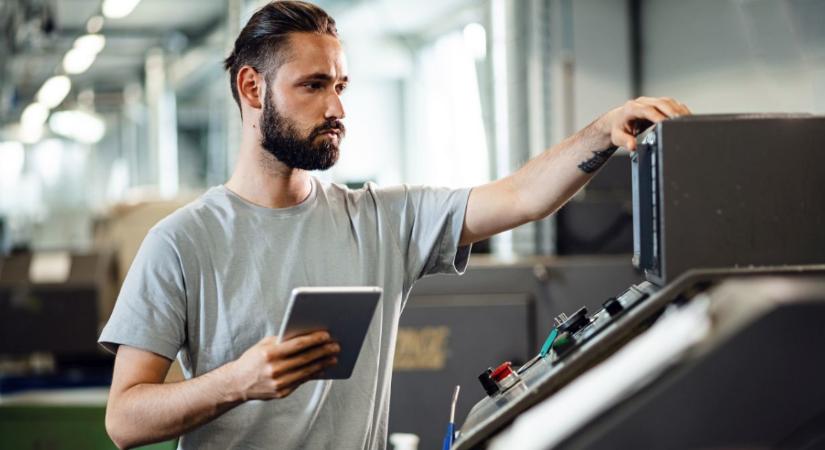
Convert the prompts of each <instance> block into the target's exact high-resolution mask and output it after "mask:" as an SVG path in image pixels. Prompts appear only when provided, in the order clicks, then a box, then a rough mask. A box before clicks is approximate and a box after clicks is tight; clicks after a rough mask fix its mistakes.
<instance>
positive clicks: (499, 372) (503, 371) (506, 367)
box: [490, 361, 513, 381]
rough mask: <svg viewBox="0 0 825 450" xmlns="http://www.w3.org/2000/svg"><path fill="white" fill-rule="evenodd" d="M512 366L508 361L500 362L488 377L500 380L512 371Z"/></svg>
mask: <svg viewBox="0 0 825 450" xmlns="http://www.w3.org/2000/svg"><path fill="white" fill-rule="evenodd" d="M512 366H513V363H511V362H510V361H507V362H503V363H501V365H500V366H498V367H496V370H494V371H493V373H491V374H490V378H492V379H494V380H496V381H501V380H503V379H505V378H507V376H508V375H510V374H511V373H513V367H512Z"/></svg>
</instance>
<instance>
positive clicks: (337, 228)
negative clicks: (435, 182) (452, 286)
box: [100, 178, 470, 450]
mask: <svg viewBox="0 0 825 450" xmlns="http://www.w3.org/2000/svg"><path fill="white" fill-rule="evenodd" d="M312 186H313V187H312V191H311V194H310V195H309V197H308V198H307V199H306V200H304V201H303V202H302V203H300V204H299V205H296V206H293V207H290V208H283V209H269V208H264V207H260V206H256V205H254V204H251V203H249V202H247V201H245V200H243V199H242V198H240V197H238V196H237V195H235V194H234V193H232V192H231V191H229V190H228V189H227V188H226V187H224V186H218V187H215V188H212V189H210V190H209V191H207V192H206V193H205V194H204V195H203V196H202V197H201V198H199V199H198V200H196V201H195V202H193V203H191V204H189V205H187V206H185V207H183V208H181V209H180V210H178V211H176V212H175V213H173V214H172V215H170V216H169V217H167V218H166V219H164V220H162V221H161V222H160V223H158V224H157V225H156V226H155V227H154V228H153V229H152V230H151V231H150V232H149V234H148V235H147V236H146V238H145V239H144V241H143V244H142V245H141V247H140V250H139V252H138V254H137V256H136V257H135V260H134V262H133V263H132V266H131V268H130V269H129V273H128V275H127V276H126V280H125V281H124V284H123V288H122V290H121V292H120V296H119V297H118V300H117V303H116V305H115V309H114V312H113V313H112V316H111V318H110V319H109V322H108V323H107V324H106V327H105V328H104V329H103V332H102V333H101V336H100V343H101V344H102V345H103V346H104V347H106V348H107V349H109V350H112V351H114V350H115V348H116V347H117V345H119V344H125V345H129V346H132V347H136V348H140V349H144V350H148V351H151V352H154V353H157V354H159V355H162V356H165V357H166V358H169V359H174V358H175V356H177V357H178V358H179V361H180V363H181V367H182V368H183V372H184V375H185V376H186V377H187V378H190V377H197V376H199V375H203V374H204V373H207V372H209V371H211V370H213V369H215V368H217V367H219V366H221V365H224V364H226V363H228V362H230V361H232V360H235V359H237V358H238V357H240V356H241V354H242V353H243V352H244V351H245V350H246V349H248V348H249V347H251V346H252V345H254V344H255V343H257V342H258V341H259V340H260V339H262V338H263V337H265V336H269V335H276V334H277V332H278V328H279V326H280V324H281V320H282V318H283V314H284V309H285V307H286V302H287V300H288V297H289V294H290V292H291V291H292V289H293V288H295V287H298V286H380V287H382V288H383V289H384V295H383V298H382V299H381V302H380V303H379V305H378V310H377V312H376V315H375V317H374V319H373V322H372V324H371V326H370V329H369V331H368V333H367V337H366V339H365V341H364V345H363V347H362V349H361V353H360V355H359V357H358V363H357V364H356V366H355V370H354V372H353V375H352V378H350V379H348V380H335V381H312V382H308V383H306V384H304V385H303V386H301V387H300V388H299V389H297V390H296V391H295V392H293V393H292V395H290V396H289V397H287V398H285V399H281V400H271V401H266V402H264V401H251V402H247V403H244V404H242V405H240V406H238V407H236V408H234V409H232V410H230V411H228V412H227V413H225V414H224V415H222V416H220V417H218V418H217V419H215V420H213V421H211V422H209V423H207V424H205V425H203V426H201V427H199V428H197V429H195V430H192V431H191V432H189V433H187V434H185V435H184V436H182V437H181V439H180V443H179V446H180V448H184V449H189V448H192V449H194V448H197V449H228V448H244V449H261V448H273V449H274V448H277V449H297V448H309V449H333V448H335V449H339V448H346V449H370V450H371V449H382V448H384V447H385V446H386V439H387V418H388V414H389V400H390V380H391V377H392V365H393V356H394V351H395V340H396V334H397V329H398V319H399V315H400V314H401V310H402V308H403V306H404V301H405V300H406V298H407V295H408V294H409V292H410V289H411V288H412V285H413V283H414V282H415V281H416V280H417V279H419V278H420V277H422V276H424V275H427V274H432V273H439V272H441V273H446V272H449V273H461V272H463V270H464V268H465V266H466V263H467V259H468V258H469V254H470V248H469V246H466V247H458V242H459V237H460V236H461V229H462V225H463V222H464V212H465V209H466V206H467V199H468V197H469V192H470V191H469V189H461V190H449V189H438V188H427V187H413V186H399V187H393V188H377V187H376V186H375V185H373V184H367V185H366V186H365V187H364V188H363V189H358V190H351V189H348V188H346V187H343V186H340V185H337V184H328V183H322V182H320V181H318V180H317V179H315V178H313V181H312Z"/></svg>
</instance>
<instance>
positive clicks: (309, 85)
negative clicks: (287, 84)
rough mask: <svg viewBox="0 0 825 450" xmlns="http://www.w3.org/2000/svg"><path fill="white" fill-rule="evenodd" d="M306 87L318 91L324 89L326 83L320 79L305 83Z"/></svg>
mask: <svg viewBox="0 0 825 450" xmlns="http://www.w3.org/2000/svg"><path fill="white" fill-rule="evenodd" d="M304 87H306V88H307V89H309V90H310V91H318V90H321V89H323V88H324V85H323V84H322V83H321V82H319V81H310V82H309V83H304Z"/></svg>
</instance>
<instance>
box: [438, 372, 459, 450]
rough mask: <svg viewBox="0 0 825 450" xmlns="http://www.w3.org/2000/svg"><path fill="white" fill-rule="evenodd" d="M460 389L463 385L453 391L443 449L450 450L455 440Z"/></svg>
mask: <svg viewBox="0 0 825 450" xmlns="http://www.w3.org/2000/svg"><path fill="white" fill-rule="evenodd" d="M460 389H461V386H456V387H455V391H454V392H453V403H452V405H451V406H450V423H448V424H447V435H446V436H444V445H443V446H442V447H441V448H442V450H450V447H452V446H453V441H454V440H455V404H456V403H458V391H459V390H460Z"/></svg>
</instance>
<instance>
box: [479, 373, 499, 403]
mask: <svg viewBox="0 0 825 450" xmlns="http://www.w3.org/2000/svg"><path fill="white" fill-rule="evenodd" d="M492 373H493V369H492V368H489V367H488V368H487V370H485V371H484V372H482V373H481V375H479V376H478V381H480V382H481V387H483V388H484V392H486V393H487V395H489V396H490V397H492V396H493V395H495V394H496V393H497V392H498V385H497V384H496V382H495V381H493V379H492V377H491V376H490V374H492Z"/></svg>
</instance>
